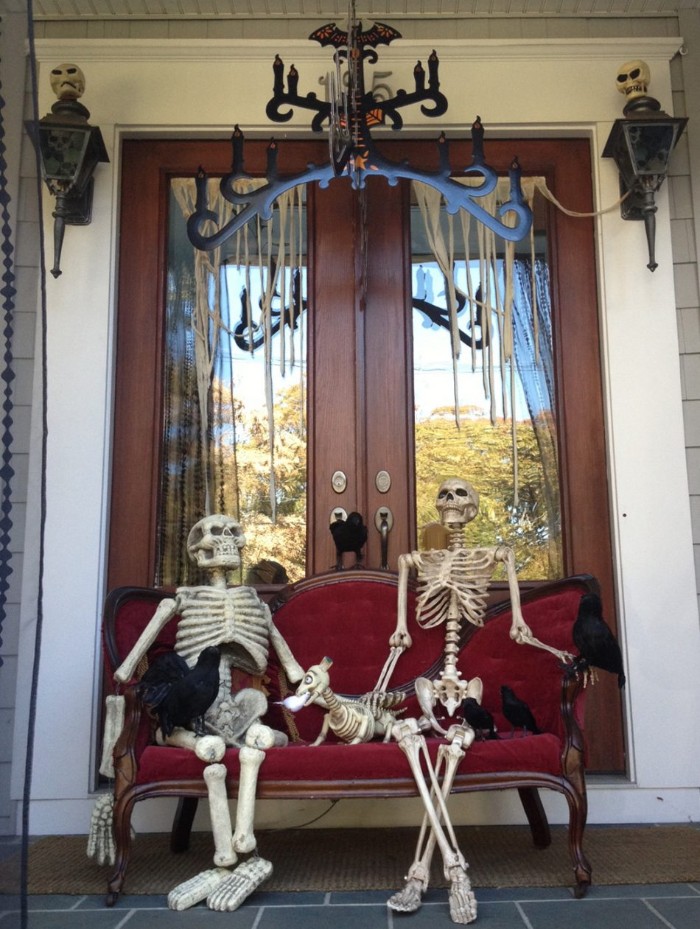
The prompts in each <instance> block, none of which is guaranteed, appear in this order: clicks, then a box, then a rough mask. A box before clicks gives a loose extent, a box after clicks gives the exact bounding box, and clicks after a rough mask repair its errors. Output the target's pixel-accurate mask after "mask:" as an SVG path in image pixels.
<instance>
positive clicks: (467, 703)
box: [462, 697, 498, 739]
mask: <svg viewBox="0 0 700 929" xmlns="http://www.w3.org/2000/svg"><path fill="white" fill-rule="evenodd" d="M462 715H463V716H464V721H465V723H468V724H469V725H470V726H471V727H472V729H473V730H474V732H476V734H477V737H478V738H481V739H485V738H486V733H487V732H488V738H489V739H497V738H498V736H497V735H496V727H495V725H494V722H493V716H492V715H491V714H490V713H489V711H488V710H487V709H486V707H484V706H482V705H481V704H480V703H479V702H478V701H477V699H476V697H465V698H464V703H462Z"/></svg>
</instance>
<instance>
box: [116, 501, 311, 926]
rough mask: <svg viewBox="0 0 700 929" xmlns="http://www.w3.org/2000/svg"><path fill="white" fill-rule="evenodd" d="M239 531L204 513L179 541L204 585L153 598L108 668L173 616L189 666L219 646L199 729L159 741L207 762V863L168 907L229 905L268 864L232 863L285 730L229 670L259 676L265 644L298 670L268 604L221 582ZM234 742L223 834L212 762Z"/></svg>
mask: <svg viewBox="0 0 700 929" xmlns="http://www.w3.org/2000/svg"><path fill="white" fill-rule="evenodd" d="M244 544H245V537H244V535H243V532H242V530H241V527H240V526H239V524H238V523H237V522H236V521H235V520H233V519H231V518H230V517H228V516H221V515H215V516H207V517H205V518H204V519H202V520H200V521H199V522H198V523H196V525H195V526H193V528H192V529H191V531H190V534H189V536H188V539H187V549H188V553H189V555H190V558H191V559H192V560H193V561H195V562H196V564H197V565H198V566H199V567H200V568H203V569H204V570H205V571H206V572H207V573H208V575H209V578H210V583H209V585H208V586H200V587H179V588H178V589H177V590H176V592H175V597H174V598H168V599H164V600H162V601H161V602H160V604H159V606H158V608H157V610H156V612H155V614H154V615H153V617H152V619H151V620H150V622H149V623H148V624H147V626H146V628H145V629H144V630H143V632H142V633H141V636H140V637H139V639H138V641H137V643H136V644H135V646H134V647H133V649H132V650H131V652H130V653H129V655H128V656H127V658H126V659H125V660H124V662H123V663H122V664H121V665H120V667H119V668H118V669H117V671H116V672H115V675H114V677H115V679H116V680H117V681H118V682H120V683H126V682H127V681H129V680H131V678H132V677H133V675H134V672H135V670H136V667H137V665H138V664H139V662H140V661H141V659H142V658H143V656H144V655H145V654H146V653H147V651H148V649H149V648H150V646H151V645H152V644H153V642H154V641H155V639H156V637H157V635H158V633H159V632H160V630H161V629H162V628H163V627H164V626H165V625H166V623H167V622H168V621H169V620H170V619H172V617H173V616H175V615H178V614H179V615H180V617H181V618H180V620H179V622H178V627H177V633H176V638H175V651H176V652H177V653H179V654H180V655H182V656H183V657H184V658H185V660H186V661H187V662H188V664H190V666H192V665H193V664H194V663H195V661H196V659H197V656H198V655H199V653H200V652H201V650H202V649H203V648H205V647H206V646H207V645H217V646H219V647H220V649H221V663H220V667H219V678H220V686H219V693H218V695H217V697H216V699H215V700H214V703H213V704H212V706H211V707H210V708H209V710H207V713H206V714H205V728H206V730H207V732H208V734H207V735H204V736H197V735H196V734H195V733H194V732H190V731H188V730H185V729H180V728H176V729H175V730H174V732H173V733H172V734H171V735H170V736H168V737H167V738H166V739H163V738H162V734H160V741H161V742H165V743H166V744H168V745H176V746H179V747H181V748H187V749H189V750H191V751H194V752H195V754H196V755H197V757H199V758H200V759H201V760H202V761H205V762H207V763H208V765H207V767H206V768H205V769H204V779H205V781H206V784H207V793H208V797H209V809H210V817H211V822H212V832H213V836H214V846H215V854H214V864H215V866H216V867H215V868H214V869H212V870H209V871H204V872H202V873H201V874H198V875H196V876H195V877H193V878H192V879H190V880H189V881H186V882H185V883H183V884H180V885H178V886H177V887H175V888H174V889H173V890H172V891H171V892H170V894H169V896H168V905H169V906H170V907H171V909H176V910H181V909H186V908H187V907H190V906H193V905H194V904H196V903H199V902H200V901H202V900H205V899H206V901H207V906H208V907H209V908H210V909H214V910H220V911H224V910H233V909H235V908H236V907H237V906H239V905H240V903H242V902H243V900H245V898H246V897H247V896H248V895H249V894H250V893H251V892H252V891H253V890H255V888H256V887H257V886H258V885H259V884H260V883H261V881H263V880H264V879H265V878H266V877H268V876H269V874H270V873H271V871H272V865H271V864H270V862H266V861H264V860H263V859H261V858H257V857H251V858H248V859H247V860H246V861H243V862H242V863H241V864H239V866H238V867H237V868H236V869H235V870H234V871H231V870H230V869H231V868H232V867H233V866H234V865H236V864H237V862H238V856H239V855H248V854H250V853H252V852H254V850H255V847H256V841H255V836H254V834H253V818H254V811H255V792H256V787H257V779H258V771H259V769H260V765H261V764H262V762H263V761H264V759H265V749H268V748H272V747H273V746H278V745H284V744H286V741H287V737H286V736H285V735H284V734H282V733H280V732H275V731H274V730H273V729H270V728H269V727H268V726H265V725H263V724H262V723H261V722H260V717H261V716H262V715H263V714H264V712H265V710H266V708H267V700H266V698H265V696H264V695H263V694H262V693H260V691H257V690H255V689H253V688H246V689H243V690H241V691H239V692H238V693H237V694H236V695H235V696H233V695H232V694H231V670H232V668H237V669H241V670H242V671H245V672H247V673H250V674H254V675H259V674H262V673H263V672H264V671H265V669H266V668H267V659H268V653H269V647H270V646H272V648H273V649H274V650H275V652H276V653H277V655H278V657H279V660H280V663H281V665H282V667H283V668H284V670H285V671H286V673H287V676H288V678H289V680H290V681H293V682H296V681H298V680H300V679H301V677H302V676H303V669H302V667H301V666H300V665H299V664H298V662H297V661H296V660H295V659H294V656H293V655H292V653H291V651H290V649H289V647H288V645H287V644H286V642H285V641H284V639H283V638H282V636H281V634H280V633H279V631H278V630H277V628H276V627H275V625H274V623H273V622H272V617H271V615H270V611H269V608H268V607H267V605H266V604H264V603H262V602H261V601H260V600H259V599H258V596H257V594H256V592H255V590H253V589H252V588H250V587H236V588H229V587H227V573H228V572H229V571H231V570H234V569H235V568H237V567H238V566H239V565H240V554H239V551H240V549H241V548H242V547H243V545H244ZM227 745H234V746H238V747H240V753H239V759H240V780H239V790H238V804H237V809H236V828H235V832H233V835H232V827H231V816H230V812H229V806H228V799H227V795H226V783H225V778H226V767H225V765H223V764H220V763H219V762H221V759H222V758H223V756H224V753H225V750H226V746H227Z"/></svg>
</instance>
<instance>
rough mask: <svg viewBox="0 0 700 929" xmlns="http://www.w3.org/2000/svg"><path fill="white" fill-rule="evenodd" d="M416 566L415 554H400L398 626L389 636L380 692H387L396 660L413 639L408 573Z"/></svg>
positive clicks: (378, 686) (377, 688)
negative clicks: (408, 620)
mask: <svg viewBox="0 0 700 929" xmlns="http://www.w3.org/2000/svg"><path fill="white" fill-rule="evenodd" d="M414 554H415V556H416V559H420V556H419V555H418V553H417V552H415V553H414ZM415 566H416V561H415V560H414V558H413V555H399V580H398V598H397V608H396V613H397V616H396V628H395V629H394V631H393V633H392V634H391V636H390V638H389V657H388V658H387V660H386V662H385V664H384V667H383V668H382V670H381V673H380V674H379V679H378V680H377V683H376V684H375V686H374V689H375V690H376V691H378V692H380V693H385V692H386V689H387V687H388V686H389V679H390V678H391V676H392V674H393V673H394V668H395V667H396V662H397V661H398V660H399V658H400V657H401V655H402V654H403V653H404V652H405V651H406V649H407V648H410V647H411V645H412V644H413V640H412V639H411V636H410V634H409V632H408V624H407V618H406V617H407V613H408V573H409V571H410V570H411V568H413V567H415Z"/></svg>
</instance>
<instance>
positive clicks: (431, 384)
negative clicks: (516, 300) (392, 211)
mask: <svg viewBox="0 0 700 929" xmlns="http://www.w3.org/2000/svg"><path fill="white" fill-rule="evenodd" d="M500 267H501V263H500V262H499V269H500ZM470 275H471V279H472V293H473V294H475V293H476V290H477V288H478V286H479V262H478V261H473V262H471V263H470ZM499 276H500V275H499ZM412 278H413V284H412V286H413V296H414V297H417V298H419V299H424V300H427V301H429V302H430V303H432V304H434V305H435V306H437V307H439V308H440V309H445V307H446V305H447V304H446V296H445V279H444V277H443V275H442V272H441V271H440V269H439V267H438V265H437V262H434V261H422V262H421V263H420V264H414V265H413V268H412ZM454 280H455V285H456V287H457V288H458V289H460V290H462V291H463V292H464V293H467V278H466V264H465V262H463V261H461V262H458V263H457V264H456V267H455V276H454ZM493 286H494V285H493V280H492V283H491V287H492V288H493ZM492 292H493V290H492ZM458 320H459V327H460V329H461V330H462V331H463V332H465V331H467V327H468V324H469V307H468V304H467V305H465V307H464V309H463V311H462V312H461V313H460V314H459V316H458ZM475 336H476V339H477V340H478V339H479V337H480V331H479V329H478V328H477V329H476V332H475ZM491 345H492V354H493V358H494V360H495V364H494V373H493V385H494V386H493V389H494V393H495V395H496V410H497V412H498V415H499V416H502V415H503V409H502V401H501V395H502V388H501V384H502V381H501V371H500V351H499V338H498V327H497V321H496V318H495V314H494V316H493V320H492V326H491ZM413 370H414V375H413V383H414V400H415V417H416V420H417V421H420V420H424V419H429V418H430V416H431V415H432V413H433V411H434V410H435V409H437V408H441V407H446V408H447V410H448V411H449V415H452V411H453V410H454V402H455V391H454V379H453V373H452V361H451V339H450V332H449V330H448V329H444V328H443V327H442V326H438V325H437V324H435V323H433V322H432V321H431V320H430V319H428V318H427V317H426V316H425V315H424V314H423V313H421V312H420V311H419V310H416V309H414V310H413ZM457 370H458V391H459V405H460V407H465V406H466V407H476V408H477V409H478V410H480V411H481V415H483V416H484V417H488V416H489V414H490V401H489V399H488V398H487V396H486V390H485V387H484V372H483V356H482V352H480V351H477V352H476V353H475V366H474V370H472V350H471V348H470V347H469V346H468V345H465V344H462V345H461V350H460V356H459V361H458V364H457ZM506 377H508V372H506ZM508 391H510V384H508ZM509 397H510V394H509ZM509 402H510V400H509ZM508 413H509V414H510V406H509V408H508ZM516 414H517V417H518V419H521V418H524V417H527V416H528V413H527V406H526V403H525V397H524V395H523V390H522V386H521V383H520V378H519V377H517V376H516ZM470 415H471V416H474V415H479V414H477V413H476V412H475V411H473V410H472V411H471V413H470Z"/></svg>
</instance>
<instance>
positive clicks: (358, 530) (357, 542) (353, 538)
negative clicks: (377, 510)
mask: <svg viewBox="0 0 700 929" xmlns="http://www.w3.org/2000/svg"><path fill="white" fill-rule="evenodd" d="M330 530H331V535H332V536H333V541H334V542H335V551H336V556H337V557H336V562H335V567H336V570H337V571H341V570H342V568H343V552H354V553H355V567H359V566H360V565H361V564H362V549H363V548H364V545H365V542H366V541H367V526H365V524H364V521H363V519H362V514H361V513H357V512H352V513H349V514H348V518H347V519H336V520H334V521H333V522H332V523H331V524H330Z"/></svg>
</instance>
